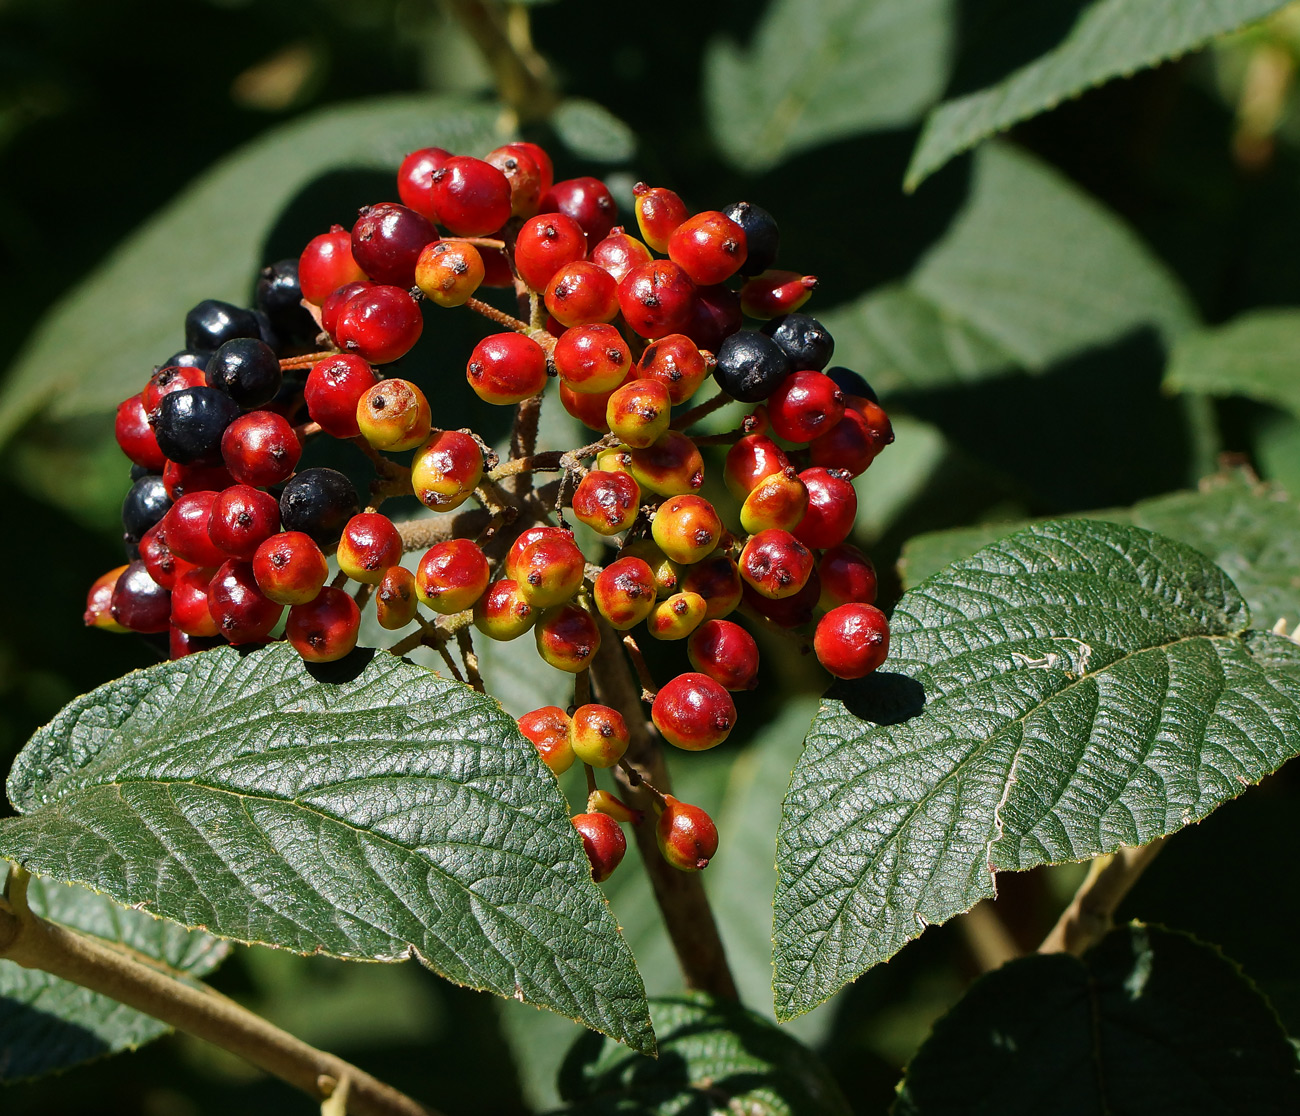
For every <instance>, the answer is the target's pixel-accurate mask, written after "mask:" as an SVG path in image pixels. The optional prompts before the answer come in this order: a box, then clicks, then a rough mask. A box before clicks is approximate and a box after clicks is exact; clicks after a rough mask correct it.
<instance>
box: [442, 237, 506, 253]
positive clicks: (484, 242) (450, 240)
mask: <svg viewBox="0 0 1300 1116" xmlns="http://www.w3.org/2000/svg"><path fill="white" fill-rule="evenodd" d="M439 239H440V240H441V241H442V242H443V243H444V244H472V245H474V247H475V248H495V249H496V250H497V251H498V252H504V251H505V248H506V242H505V241H504V240H493V239H492V237H490V236H444V237H440V238H439Z"/></svg>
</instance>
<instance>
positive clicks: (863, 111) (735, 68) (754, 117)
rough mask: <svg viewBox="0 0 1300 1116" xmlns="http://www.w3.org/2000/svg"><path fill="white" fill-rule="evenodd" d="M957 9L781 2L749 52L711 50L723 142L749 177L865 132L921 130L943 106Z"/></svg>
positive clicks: (708, 96)
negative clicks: (937, 105) (930, 110)
mask: <svg viewBox="0 0 1300 1116" xmlns="http://www.w3.org/2000/svg"><path fill="white" fill-rule="evenodd" d="M951 37H952V16H951V14H950V12H949V0H773V2H772V3H771V4H769V5H767V7H766V10H765V11H764V14H763V18H762V22H761V23H760V24H759V26H758V28H757V30H756V31H755V33H754V37H753V43H752V45H751V46H750V47H749V48H748V49H746V48H742V47H741V46H739V45H738V44H737V43H735V42H734V41H732V40H729V39H718V40H715V41H714V42H712V43H711V44H710V45H709V50H708V53H707V55H706V57H705V69H704V96H705V103H706V105H707V109H708V115H709V125H710V128H711V129H712V132H713V137H714V140H715V141H716V142H717V144H718V146H719V148H720V149H721V150H722V152H723V153H724V154H725V155H726V157H727V158H728V159H729V160H730V161H731V162H732V163H734V164H735V165H736V166H737V167H740V168H741V169H742V170H746V171H751V172H753V171H762V170H766V169H767V168H769V167H772V166H775V165H776V164H777V163H779V162H781V161H782V160H783V159H786V158H788V157H789V156H791V155H793V154H795V153H796V152H798V151H804V150H807V149H808V148H810V147H816V146H817V145H818V144H822V143H825V142H827V141H828V140H833V139H839V138H841V137H844V136H852V135H856V134H858V133H860V132H868V131H876V130H881V129H885V128H897V127H900V126H902V125H905V124H910V123H911V122H912V121H914V120H916V119H917V118H918V117H919V116H920V114H921V112H922V111H923V110H924V109H925V108H926V107H927V106H929V105H931V104H933V103H934V101H935V100H936V99H937V98H938V97H939V95H940V93H941V92H942V91H943V85H944V82H945V80H946V79H947V73H948V55H949V52H950V42H951Z"/></svg>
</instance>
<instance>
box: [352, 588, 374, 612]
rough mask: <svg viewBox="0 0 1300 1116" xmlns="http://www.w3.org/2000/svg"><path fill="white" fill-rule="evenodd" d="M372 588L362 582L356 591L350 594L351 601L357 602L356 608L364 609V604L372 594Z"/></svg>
mask: <svg viewBox="0 0 1300 1116" xmlns="http://www.w3.org/2000/svg"><path fill="white" fill-rule="evenodd" d="M374 588H375V587H374V586H373V585H371V584H370V582H368V581H366V582H362V583H361V585H360V586H358V587H357V591H356V592H355V593H353V594H352V599H353V600H354V601H356V602H357V608H359V609H363V610H364V609H365V607H366V602H367V601H369V600H370V594H371V593H372V592H374Z"/></svg>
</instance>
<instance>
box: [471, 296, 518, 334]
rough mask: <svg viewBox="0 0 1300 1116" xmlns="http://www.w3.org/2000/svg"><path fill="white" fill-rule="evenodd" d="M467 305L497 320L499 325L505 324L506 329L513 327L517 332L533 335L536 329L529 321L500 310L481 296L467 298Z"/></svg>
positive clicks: (475, 311) (489, 319)
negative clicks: (523, 320)
mask: <svg viewBox="0 0 1300 1116" xmlns="http://www.w3.org/2000/svg"><path fill="white" fill-rule="evenodd" d="M465 305H466V306H468V307H469V308H470V309H471V310H473V311H474V313H476V314H482V315H483V317H485V318H487V319H488V321H490V322H496V324H497V325H499V326H505V327H506V329H512V330H514V331H515V332H516V333H526V334H529V335H531V334H532V333H533V332H534V330H533V327H532V326H530V325H529V324H528V323H527V322H522V321H520V320H519V319H518V318H516V317H515V316H514V315H513V314H507V313H506V312H505V311H504V310H498V309H497V308H496V307H495V306H492V305H490V304H489V303H486V302H484V301H483V300H482V299H481V298H470V299H466V301H465Z"/></svg>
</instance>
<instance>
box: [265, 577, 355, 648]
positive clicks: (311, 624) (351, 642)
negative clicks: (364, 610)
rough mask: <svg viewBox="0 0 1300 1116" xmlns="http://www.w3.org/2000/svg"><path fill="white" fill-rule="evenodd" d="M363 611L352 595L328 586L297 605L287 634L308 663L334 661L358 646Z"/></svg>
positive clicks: (291, 612)
mask: <svg viewBox="0 0 1300 1116" xmlns="http://www.w3.org/2000/svg"><path fill="white" fill-rule="evenodd" d="M360 630H361V610H360V609H359V608H358V607H357V602H356V601H354V600H353V599H352V597H351V595H350V594H348V593H347V592H346V591H344V590H342V589H335V588H334V587H333V586H330V585H327V586H325V588H324V589H322V590H321V591H320V593H319V595H318V596H317V597H316V599H315V600H312V601H308V602H307V603H306V604H299V605H294V606H293V607H292V608H291V609H289V618H288V620H286V621H285V625H284V635H285V638H286V639H287V640H288V641H289V643H290V645H291V646H292V647H293V649H294V650H295V651H297V652H298V654H299V655H301V656H302V657H303V658H304V659H306V660H307V662H309V663H332V662H334V661H335V660H337V659H341V658H343V656H344V655H346V654H348V653H349V652H350V651H351V650H352V649H353V648H354V647H355V646H356V645H357V635H358V633H359V632H360Z"/></svg>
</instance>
